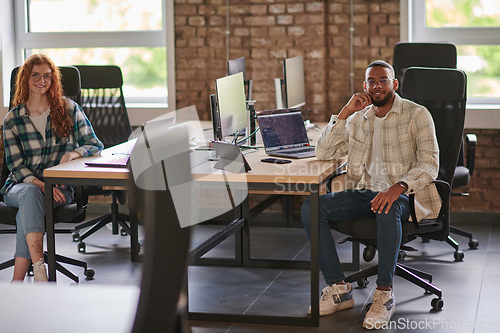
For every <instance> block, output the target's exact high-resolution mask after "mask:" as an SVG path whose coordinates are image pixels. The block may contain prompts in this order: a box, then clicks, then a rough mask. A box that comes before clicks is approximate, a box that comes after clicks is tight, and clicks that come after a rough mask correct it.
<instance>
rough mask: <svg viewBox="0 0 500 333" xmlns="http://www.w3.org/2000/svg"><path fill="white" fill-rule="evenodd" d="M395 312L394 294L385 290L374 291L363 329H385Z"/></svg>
mask: <svg viewBox="0 0 500 333" xmlns="http://www.w3.org/2000/svg"><path fill="white" fill-rule="evenodd" d="M395 310H396V299H395V298H394V292H393V291H392V289H391V290H390V291H385V290H378V289H376V290H375V293H374V294H373V301H372V305H371V306H370V310H369V311H368V312H367V313H366V316H365V320H364V321H363V327H364V328H367V329H380V328H383V327H386V326H387V325H388V324H389V320H391V317H392V315H393V314H394V311H395Z"/></svg>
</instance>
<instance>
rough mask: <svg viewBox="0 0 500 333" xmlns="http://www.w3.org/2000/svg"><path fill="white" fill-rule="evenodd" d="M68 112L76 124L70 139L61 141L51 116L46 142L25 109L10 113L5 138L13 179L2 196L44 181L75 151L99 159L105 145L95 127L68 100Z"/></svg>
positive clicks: (5, 123)
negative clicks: (47, 171) (20, 186)
mask: <svg viewBox="0 0 500 333" xmlns="http://www.w3.org/2000/svg"><path fill="white" fill-rule="evenodd" d="M67 110H68V112H69V115H70V118H71V120H72V123H73V128H72V130H71V132H70V134H69V136H68V137H64V138H58V137H57V136H56V135H55V133H54V132H53V131H52V130H51V127H50V114H49V116H48V117H47V124H46V126H45V141H44V140H43V138H42V135H41V134H40V132H38V130H37V129H36V128H35V126H34V125H33V123H32V122H31V120H30V118H29V115H28V111H27V110H26V107H25V106H24V105H19V106H18V107H16V108H15V109H12V110H11V111H9V113H7V115H6V116H5V119H4V126H3V137H4V146H5V157H6V161H7V167H8V168H9V170H10V175H9V177H8V178H7V181H6V182H5V185H4V186H3V187H2V189H1V190H0V194H5V193H7V192H8V190H9V189H10V187H11V186H12V185H14V184H17V183H22V182H31V181H33V180H34V178H35V177H36V178H38V179H40V180H41V181H43V170H44V169H46V168H50V167H52V166H54V165H58V164H59V162H60V161H61V158H62V156H63V155H64V154H66V153H69V152H72V151H76V152H78V153H80V154H81V155H82V156H89V155H99V154H100V153H101V150H102V149H103V147H104V146H103V144H102V143H101V141H99V139H98V138H97V137H96V136H95V134H94V130H93V129H92V125H91V124H90V122H89V120H88V119H87V116H86V115H85V113H84V112H83V110H82V109H81V108H80V106H79V105H78V104H76V103H75V102H73V101H71V100H67Z"/></svg>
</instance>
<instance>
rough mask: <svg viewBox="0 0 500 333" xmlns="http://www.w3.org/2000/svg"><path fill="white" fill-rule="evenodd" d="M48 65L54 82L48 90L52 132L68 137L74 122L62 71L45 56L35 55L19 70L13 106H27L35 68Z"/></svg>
mask: <svg viewBox="0 0 500 333" xmlns="http://www.w3.org/2000/svg"><path fill="white" fill-rule="evenodd" d="M42 64H47V65H48V66H49V67H50V70H51V75H52V82H51V85H50V88H49V90H47V97H48V98H49V104H50V118H51V123H52V130H53V131H54V132H55V133H56V134H57V135H58V136H59V137H66V136H68V135H69V133H70V130H71V126H72V122H71V118H70V116H69V113H68V111H67V110H66V101H65V99H64V95H63V89H62V84H61V71H60V70H59V68H58V67H57V66H56V65H55V64H54V62H53V61H52V60H51V59H50V58H49V57H47V56H46V55H44V54H33V55H32V56H31V57H29V58H28V59H26V61H25V62H24V64H23V65H22V66H21V67H20V68H19V71H18V72H17V76H16V86H15V87H16V92H15V94H14V97H13V99H12V106H13V107H17V106H19V105H20V104H25V103H26V102H27V101H28V99H29V94H30V90H29V84H28V80H29V78H30V75H31V72H32V70H33V66H35V65H42Z"/></svg>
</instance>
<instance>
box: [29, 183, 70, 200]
mask: <svg viewBox="0 0 500 333" xmlns="http://www.w3.org/2000/svg"><path fill="white" fill-rule="evenodd" d="M32 183H33V184H35V185H37V186H38V187H39V188H40V189H41V190H42V193H43V194H45V183H44V182H42V181H41V180H40V179H35V180H34V181H33V182H32ZM52 196H53V198H54V200H53V201H54V203H65V202H66V198H65V197H64V194H62V192H61V190H59V189H58V188H57V187H53V188H52Z"/></svg>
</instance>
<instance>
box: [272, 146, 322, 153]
mask: <svg viewBox="0 0 500 333" xmlns="http://www.w3.org/2000/svg"><path fill="white" fill-rule="evenodd" d="M312 150H314V148H311V147H310V148H302V149H297V150H287V151H280V153H281V154H297V153H306V152H308V151H312Z"/></svg>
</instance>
